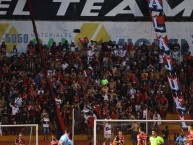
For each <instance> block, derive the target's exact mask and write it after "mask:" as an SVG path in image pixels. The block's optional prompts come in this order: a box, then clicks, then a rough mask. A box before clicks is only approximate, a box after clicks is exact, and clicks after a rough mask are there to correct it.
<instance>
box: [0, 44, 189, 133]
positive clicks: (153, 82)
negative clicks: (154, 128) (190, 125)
mask: <svg viewBox="0 0 193 145" xmlns="http://www.w3.org/2000/svg"><path fill="white" fill-rule="evenodd" d="M26 47H27V51H26V53H19V52H18V51H17V48H16V46H14V47H13V50H12V51H11V53H10V54H11V56H9V57H8V56H6V54H7V52H6V49H7V48H6V44H5V43H4V42H3V43H2V44H1V47H0V50H1V55H0V72H1V74H0V77H1V78H0V114H1V120H2V124H25V123H28V124H29V123H30V124H33V123H38V124H40V125H41V124H44V119H45V117H47V116H48V117H49V122H50V125H49V127H50V129H51V130H52V132H55V131H56V130H57V129H56V128H57V125H56V117H57V116H56V112H55V111H54V109H53V106H54V103H53V100H52V97H51V93H50V89H49V84H48V83H47V82H46V77H45V75H47V76H48V78H49V80H50V82H51V86H52V88H53V90H54V96H55V101H56V105H57V107H58V109H59V110H60V112H61V113H60V114H61V116H62V118H63V121H64V123H65V124H66V125H71V122H72V109H73V108H74V109H75V120H76V122H75V126H76V128H75V133H77V134H79V133H82V131H83V130H84V129H83V128H84V127H88V128H92V127H93V119H95V118H98V119H109V118H111V119H145V118H148V119H155V120H156V119H164V118H165V117H166V115H167V112H172V111H174V110H175V109H174V102H173V97H172V92H171V89H170V86H169V84H168V79H167V74H166V71H165V68H164V59H163V58H162V55H161V54H162V53H163V52H162V51H161V50H160V49H159V47H158V46H157V45H156V43H152V44H151V45H147V44H146V43H145V42H143V44H140V45H133V44H132V43H130V44H127V43H124V44H117V43H116V42H112V41H109V42H104V43H97V42H94V41H91V42H89V43H88V44H87V45H83V48H80V47H79V46H77V45H76V44H75V43H74V42H71V43H69V42H68V41H66V42H65V43H64V44H62V43H59V44H56V43H55V42H54V43H53V45H52V46H51V48H48V47H47V46H46V45H41V49H42V52H43V58H42V59H43V60H44V62H45V66H43V64H42V60H41V57H42V56H40V51H39V49H38V47H37V45H35V44H33V43H32V42H30V43H29V44H28V46H26ZM170 49H171V52H172V56H173V66H174V69H175V72H176V73H177V74H176V75H177V76H178V81H179V83H180V88H181V92H179V93H181V94H182V95H183V97H184V98H183V100H184V101H183V102H181V105H182V106H186V107H187V110H188V111H189V113H190V115H193V107H192V106H193V58H192V56H191V53H190V51H189V49H190V48H189V45H188V43H187V42H185V43H184V44H183V45H182V47H181V46H180V45H179V44H178V43H174V44H171V45H170ZM44 67H46V69H47V70H48V71H47V72H46V73H45V71H44ZM146 109H148V116H146ZM156 125H158V126H159V124H156ZM46 126H47V125H46Z"/></svg>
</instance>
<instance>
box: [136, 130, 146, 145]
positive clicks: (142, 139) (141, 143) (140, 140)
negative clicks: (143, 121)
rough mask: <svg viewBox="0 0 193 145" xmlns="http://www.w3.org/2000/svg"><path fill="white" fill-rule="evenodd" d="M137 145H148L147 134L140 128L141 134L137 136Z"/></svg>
mask: <svg viewBox="0 0 193 145" xmlns="http://www.w3.org/2000/svg"><path fill="white" fill-rule="evenodd" d="M137 145H147V134H146V133H145V132H144V131H143V129H142V128H141V127H140V128H139V134H138V135H137Z"/></svg>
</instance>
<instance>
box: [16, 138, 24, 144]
mask: <svg viewBox="0 0 193 145" xmlns="http://www.w3.org/2000/svg"><path fill="white" fill-rule="evenodd" d="M15 142H16V143H17V144H18V145H25V139H24V138H23V137H18V138H16V141H15Z"/></svg>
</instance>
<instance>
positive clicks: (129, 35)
mask: <svg viewBox="0 0 193 145" xmlns="http://www.w3.org/2000/svg"><path fill="white" fill-rule="evenodd" d="M36 25H37V30H38V35H39V38H40V39H41V42H42V44H43V45H48V47H50V46H51V45H52V43H53V42H54V41H55V42H57V43H58V42H62V43H64V42H65V40H68V41H69V42H71V41H75V42H76V44H77V45H79V47H81V43H80V41H79V38H81V37H88V39H89V40H95V41H98V42H100V41H109V40H112V41H116V42H118V43H122V44H123V43H124V42H128V43H130V42H133V43H134V44H140V43H141V42H143V41H146V42H147V43H148V44H150V43H152V42H153V41H155V42H157V40H156V39H155V33H154V28H153V25H152V23H151V22H109V21H106V22H101V21H100V22H99V21H96V22H92V21H76V22H75V21H65V22H63V21H36ZM166 25H167V34H168V38H170V42H171V43H173V42H175V41H177V42H178V43H179V44H181V45H182V44H183V43H184V41H188V43H189V45H190V48H191V52H192V53H193V40H192V39H193V29H192V26H193V22H167V23H166ZM74 29H80V33H74V32H73V30H74ZM30 40H33V41H34V42H35V41H36V40H35V35H34V32H33V29H32V24H31V21H21V20H19V21H13V20H2V21H0V41H5V42H6V43H7V45H8V46H7V49H8V50H7V51H8V52H10V51H11V50H12V47H13V45H16V46H17V48H18V50H19V51H20V52H25V51H26V46H27V44H28V43H29V41H30Z"/></svg>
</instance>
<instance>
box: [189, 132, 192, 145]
mask: <svg viewBox="0 0 193 145" xmlns="http://www.w3.org/2000/svg"><path fill="white" fill-rule="evenodd" d="M189 138H190V139H191V138H193V132H191V133H190V136H189ZM189 145H193V140H191V141H190V144H189Z"/></svg>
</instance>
